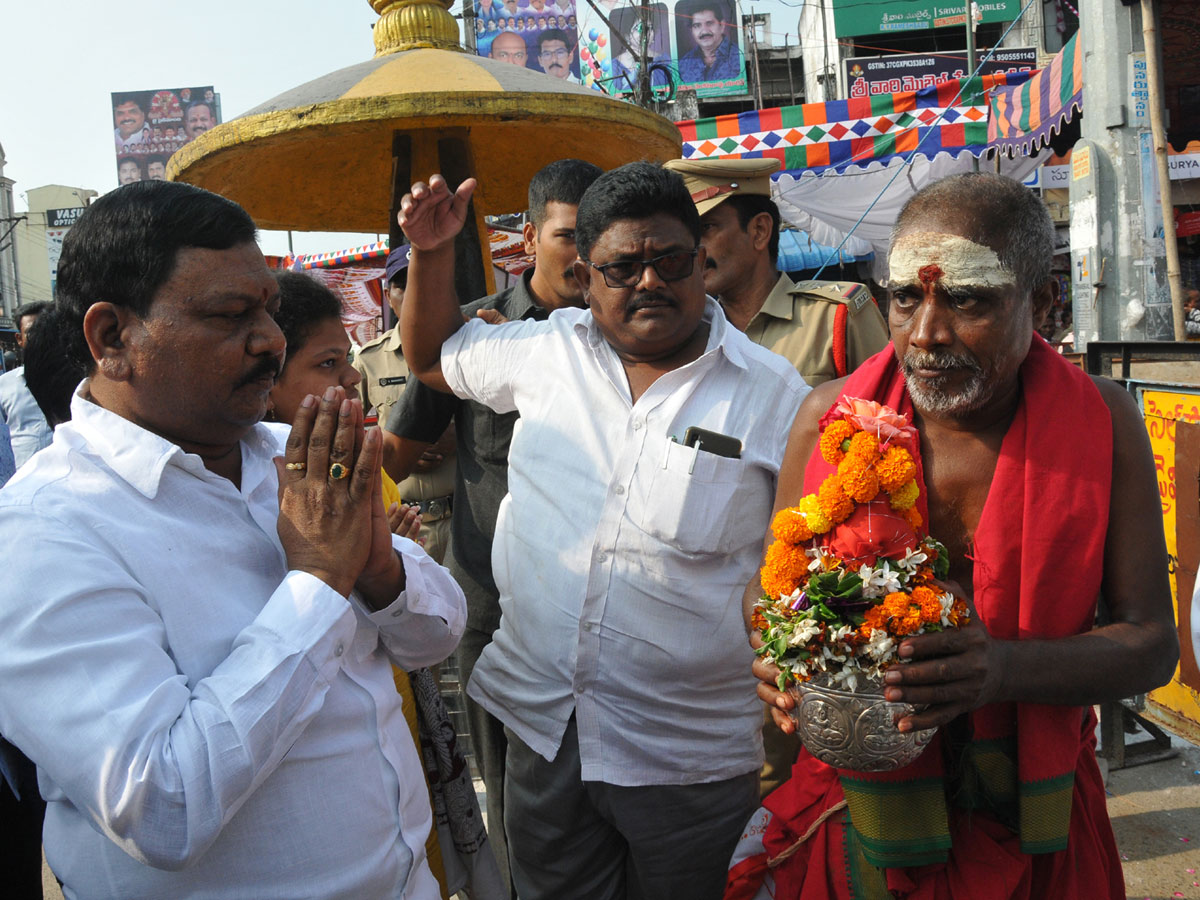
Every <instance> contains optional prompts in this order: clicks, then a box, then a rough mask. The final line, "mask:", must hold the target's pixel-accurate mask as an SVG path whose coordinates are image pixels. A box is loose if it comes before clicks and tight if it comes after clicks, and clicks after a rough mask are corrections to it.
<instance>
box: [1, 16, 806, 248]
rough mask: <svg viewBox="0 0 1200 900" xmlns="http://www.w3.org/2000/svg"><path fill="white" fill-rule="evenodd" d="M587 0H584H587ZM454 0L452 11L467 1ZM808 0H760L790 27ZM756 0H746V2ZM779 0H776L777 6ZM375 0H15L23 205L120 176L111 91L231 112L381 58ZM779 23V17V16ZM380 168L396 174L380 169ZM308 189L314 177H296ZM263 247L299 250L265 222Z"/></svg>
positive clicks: (102, 188)
mask: <svg viewBox="0 0 1200 900" xmlns="http://www.w3.org/2000/svg"><path fill="white" fill-rule="evenodd" d="M580 2H583V0H580ZM461 3H462V0H455V3H454V5H453V6H452V7H451V12H458V11H459V9H461ZM799 5H800V4H799V3H797V2H795V0H792V2H789V0H765V2H756V3H755V4H754V8H755V11H756V12H758V11H763V12H778V13H780V16H779V23H778V27H779V28H783V27H789V28H792V29H793V30H794V27H795V26H794V25H791V24H786V25H785V24H784V23H785V21H786V22H787V23H792V22H794V21H795V17H796V16H797V15H798V13H799V10H798V8H797V7H798V6H799ZM748 7H749V3H748V2H746V0H743V10H742V11H743V12H746V11H747V8H748ZM776 7H777V9H776ZM377 20H378V16H377V15H376V13H375V11H374V10H373V9H372V8H371V5H370V3H369V2H368V0H291V2H288V3H283V2H278V0H275V2H267V0H198V2H192V3H175V2H173V0H153V2H151V0H121V2H119V3H118V2H116V0H99V2H97V0H58V2H55V3H49V2H45V0H17V2H11V3H7V4H6V5H5V11H4V17H3V36H4V39H3V50H2V51H0V59H2V60H3V66H4V76H3V77H2V78H0V146H2V147H3V148H4V153H5V156H6V163H5V167H4V174H5V175H6V176H7V177H8V178H11V179H13V180H14V181H15V182H16V184H15V185H14V186H13V195H14V196H13V199H14V203H15V206H16V208H17V210H18V211H26V210H27V209H28V205H27V203H26V200H25V198H24V197H23V196H22V195H23V193H24V192H26V191H28V190H30V189H31V188H37V187H42V186H44V185H49V184H61V185H67V186H70V187H76V188H89V189H92V190H95V191H98V192H99V193H102V194H103V193H105V192H107V191H109V190H112V189H113V188H115V187H116V186H117V175H116V160H115V155H114V151H113V120H112V103H111V97H110V95H111V94H112V93H114V92H120V91H140V90H151V89H159V88H173V87H185V86H201V85H208V84H211V85H213V86H214V87H215V88H216V90H217V92H218V93H219V94H220V98H221V113H222V119H223V121H226V122H228V121H229V120H230V119H233V118H235V117H236V116H239V115H241V114H242V113H244V112H246V111H247V110H249V109H252V108H254V107H255V106H258V105H259V104H260V103H263V102H264V101H266V100H269V99H271V98H272V97H275V96H277V95H278V94H281V93H283V92H284V91H285V90H288V89H289V88H292V87H295V86H297V85H300V84H303V83H305V82H307V81H311V80H312V79H314V78H317V77H319V76H321V75H324V74H326V73H329V72H333V71H335V70H337V69H341V68H343V67H345V66H349V65H352V64H354V63H359V62H363V61H365V60H367V59H370V58H371V57H372V56H373V55H374V52H375V48H374V45H373V43H372V40H371V26H372V25H373V24H374V23H375V22H376V21H377ZM773 24H776V23H773ZM380 177H387V173H381V176H380ZM296 189H297V190H303V185H302V184H298V185H296ZM292 236H293V242H292V246H293V248H294V250H295V252H297V253H319V252H325V251H333V250H341V249H345V248H348V247H352V246H356V245H358V244H362V243H365V242H367V241H373V240H375V237H376V236H375V235H373V234H370V235H358V234H353V235H348V234H329V233H325V232H293V233H292ZM260 244H261V246H262V249H263V252H264V253H268V254H276V255H283V254H284V253H287V252H288V238H287V234H286V233H285V232H263V233H262V234H261V236H260Z"/></svg>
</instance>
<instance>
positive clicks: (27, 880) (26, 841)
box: [0, 739, 46, 900]
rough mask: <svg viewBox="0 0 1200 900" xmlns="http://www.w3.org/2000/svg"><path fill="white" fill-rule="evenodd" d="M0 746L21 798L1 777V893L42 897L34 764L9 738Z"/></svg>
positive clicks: (15, 898) (41, 804) (16, 898)
mask: <svg viewBox="0 0 1200 900" xmlns="http://www.w3.org/2000/svg"><path fill="white" fill-rule="evenodd" d="M0 744H2V745H3V747H2V748H0V752H2V753H3V754H4V756H5V761H6V764H7V766H8V768H9V770H10V771H11V772H12V773H13V774H14V775H15V777H16V781H17V790H18V791H19V792H20V794H21V799H19V800H18V799H17V795H16V794H15V793H14V792H13V789H12V788H11V787H10V786H9V784H8V782H7V781H5V780H4V779H3V778H0V894H3V896H4V897H7V898H11V900H42V819H43V818H45V815H46V803H45V801H44V800H42V795H41V794H40V793H38V785H37V767H36V766H34V764H33V763H31V762H30V761H29V760H28V759H26V758H25V756H24V755H23V754H22V753H21V752H20V751H19V750H18V749H17V748H16V747H14V746H13V745H12V744H10V743H8V741H4V740H2V739H0Z"/></svg>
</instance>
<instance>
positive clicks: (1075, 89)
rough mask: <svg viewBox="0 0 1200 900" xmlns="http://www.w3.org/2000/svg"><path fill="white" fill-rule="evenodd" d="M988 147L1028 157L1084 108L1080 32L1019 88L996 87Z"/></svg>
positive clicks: (1012, 86) (1010, 86) (991, 104)
mask: <svg viewBox="0 0 1200 900" xmlns="http://www.w3.org/2000/svg"><path fill="white" fill-rule="evenodd" d="M989 105H990V107H991V111H990V114H989V116H988V145H989V146H992V147H998V148H999V149H1001V150H1003V151H1005V152H1007V153H1008V154H1009V155H1013V154H1017V155H1020V156H1029V155H1030V154H1032V153H1034V152H1035V151H1036V150H1037V149H1038V148H1040V147H1044V146H1045V145H1046V144H1048V143H1050V138H1051V136H1052V135H1054V134H1055V133H1057V132H1059V131H1061V130H1062V127H1063V125H1064V124H1066V123H1067V122H1070V121H1071V119H1073V118H1074V117H1075V113H1077V112H1079V111H1081V110H1082V109H1083V45H1082V44H1080V43H1079V32H1076V33H1075V35H1074V36H1073V37H1072V38H1071V39H1070V40H1069V41H1067V43H1066V45H1065V46H1064V47H1063V48H1062V49H1061V50H1060V51H1058V53H1057V54H1055V56H1054V59H1053V60H1052V61H1051V63H1050V65H1048V66H1046V68H1044V69H1038V70H1037V71H1036V72H1034V73H1033V74H1032V76H1030V78H1029V80H1028V81H1026V82H1025V83H1024V84H1020V85H1011V84H1010V85H1006V86H1001V87H997V88H996V89H995V90H993V91H992V93H991V99H990V101H989Z"/></svg>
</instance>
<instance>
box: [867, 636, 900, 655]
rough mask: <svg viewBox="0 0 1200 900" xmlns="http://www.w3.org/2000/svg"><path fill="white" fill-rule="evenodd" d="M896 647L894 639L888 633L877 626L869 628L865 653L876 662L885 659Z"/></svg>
mask: <svg viewBox="0 0 1200 900" xmlns="http://www.w3.org/2000/svg"><path fill="white" fill-rule="evenodd" d="M895 649H896V641H895V640H894V639H893V638H892V636H891V635H890V634H888V633H887V632H886V631H883V630H882V629H879V628H873V629H871V639H870V640H869V641H867V644H866V651H867V655H868V656H870V657H871V659H873V660H875V661H876V662H882V661H883V660H885V659H887V658H888V657H889V656H891V655H892V653H893V652H894V651H895Z"/></svg>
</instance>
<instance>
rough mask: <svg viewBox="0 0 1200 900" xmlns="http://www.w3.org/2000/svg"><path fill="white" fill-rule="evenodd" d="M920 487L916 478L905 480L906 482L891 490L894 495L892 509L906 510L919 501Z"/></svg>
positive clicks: (892, 495)
mask: <svg viewBox="0 0 1200 900" xmlns="http://www.w3.org/2000/svg"><path fill="white" fill-rule="evenodd" d="M920 492H921V491H920V488H918V487H917V482H916V479H913V480H912V481H908V482H905V484H904V485H903V486H902V487H900V488H898V489H896V490H894V491H890V492H889V493H890V494H891V497H892V509H898V510H901V511H903V510H906V509H910V508H911V507H912V505H913V504H914V503H916V502H917V495H918V494H919V493H920Z"/></svg>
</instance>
